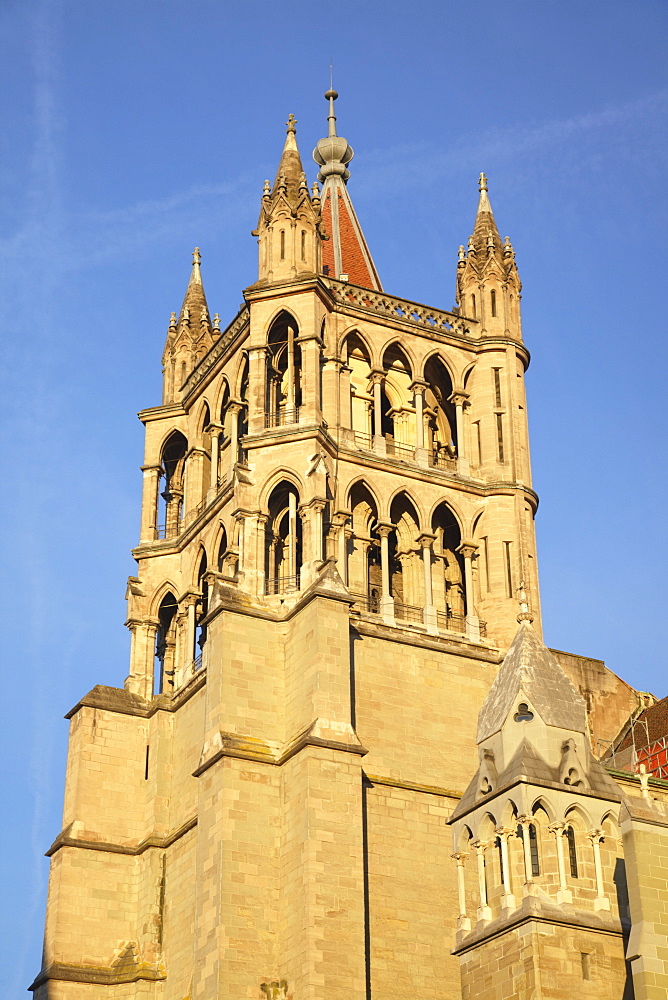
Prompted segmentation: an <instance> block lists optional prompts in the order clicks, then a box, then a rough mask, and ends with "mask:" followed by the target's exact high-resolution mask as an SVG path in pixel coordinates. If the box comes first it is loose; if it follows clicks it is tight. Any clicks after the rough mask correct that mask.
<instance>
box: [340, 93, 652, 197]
mask: <svg viewBox="0 0 668 1000" xmlns="http://www.w3.org/2000/svg"><path fill="white" fill-rule="evenodd" d="M667 114H668V90H660V91H656V92H654V93H652V94H649V95H647V96H645V97H642V98H639V99H637V100H634V101H627V102H624V103H622V104H618V105H614V106H610V107H606V108H601V109H598V110H594V111H589V112H585V113H583V114H580V115H574V116H572V117H570V118H561V119H559V118H557V119H553V120H551V121H546V122H539V123H535V124H532V125H523V124H519V123H518V124H516V125H510V126H507V127H505V128H498V127H492V128H489V129H487V130H486V131H485V132H483V133H482V134H479V133H475V134H472V133H469V134H466V133H464V134H460V135H452V136H449V137H448V140H447V144H445V148H444V143H443V142H442V141H436V140H435V141H433V142H422V143H414V142H408V143H401V144H398V145H394V146H390V147H383V148H376V149H371V150H366V151H365V152H364V153H363V154H362V155H360V156H358V157H357V158H356V160H355V168H356V170H355V186H356V188H357V189H358V190H359V191H360V192H366V191H367V190H368V189H369V190H373V191H375V192H379V191H380V192H382V193H384V194H387V193H388V192H390V191H392V190H395V189H396V190H397V191H399V190H404V189H405V185H406V178H407V177H410V180H411V183H412V184H413V185H415V184H421V185H424V186H428V185H431V184H434V183H436V182H438V181H439V180H440V179H442V178H443V177H445V176H450V175H452V174H454V173H458V172H460V171H471V170H472V171H476V170H479V169H480V165H481V164H483V165H485V164H488V163H490V162H493V161H495V162H501V161H504V160H506V161H507V160H514V161H516V160H521V159H522V158H526V157H527V156H531V155H534V156H535V155H545V154H549V153H551V151H552V150H554V149H555V147H562V148H563V147H566V146H568V145H569V144H573V143H574V141H576V140H578V139H579V138H580V137H582V138H584V137H586V140H587V143H588V144H591V143H592V141H593V138H592V137H593V136H594V135H595V134H600V135H605V136H606V139H607V142H608V143H610V142H612V143H614V144H615V145H616V146H618V147H619V148H626V147H627V146H628V139H629V132H633V131H634V130H636V129H637V128H639V127H642V128H643V133H644V134H645V135H646V134H647V133H648V132H650V133H651V131H652V127H653V126H654V123H655V122H657V121H660V120H664V121H665V118H666V116H667ZM648 126H649V127H648ZM656 134H657V138H658V137H659V135H660V130H659V129H657V131H656ZM578 148H579V149H580V148H581V143H580V146H579V147H578ZM664 148H665V144H664ZM642 155H645V156H648V157H649V156H651V155H652V154H651V152H650V151H649V150H643V149H642V148H636V149H634V156H636V157H638V156H642Z"/></svg>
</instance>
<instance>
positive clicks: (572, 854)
mask: <svg viewBox="0 0 668 1000" xmlns="http://www.w3.org/2000/svg"><path fill="white" fill-rule="evenodd" d="M564 836H565V838H566V842H567V843H568V861H569V863H570V866H571V878H577V877H578V856H577V852H576V850H575V830H574V829H573V827H572V826H567V827H566V829H565V830H564Z"/></svg>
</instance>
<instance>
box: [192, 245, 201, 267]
mask: <svg viewBox="0 0 668 1000" xmlns="http://www.w3.org/2000/svg"><path fill="white" fill-rule="evenodd" d="M201 262H202V255H201V253H200V252H199V247H195V249H194V250H193V264H201Z"/></svg>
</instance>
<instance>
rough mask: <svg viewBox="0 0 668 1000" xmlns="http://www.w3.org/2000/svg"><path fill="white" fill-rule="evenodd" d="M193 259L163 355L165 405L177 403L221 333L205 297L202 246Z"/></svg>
mask: <svg viewBox="0 0 668 1000" xmlns="http://www.w3.org/2000/svg"><path fill="white" fill-rule="evenodd" d="M192 257H193V263H192V270H191V272H190V280H189V281H188V287H187V288H186V294H185V296H184V299H183V305H182V306H181V311H180V313H179V317H178V319H177V318H176V314H175V313H172V316H171V319H170V322H169V328H168V330H167V340H166V342H165V349H164V351H163V355H162V365H163V376H164V384H163V402H165V403H171V402H174V401H175V400H176V399H177V398H178V393H179V391H180V389H181V387H182V386H183V384H184V382H185V380H186V378H187V377H188V375H189V374H190V372H191V371H192V370H193V368H194V367H195V365H196V364H197V363H198V362H199V361H200V360H201V359H202V357H203V356H204V355H205V354H206V352H207V351H208V350H209V348H210V347H212V345H213V341H214V332H215V335H216V336H217V335H218V331H214V330H213V329H212V326H211V316H210V315H209V307H208V305H207V301H206V295H205V294H204V285H203V284H202V272H201V270H200V263H201V260H202V255H201V254H200V252H199V247H195V249H194V250H193V254H192Z"/></svg>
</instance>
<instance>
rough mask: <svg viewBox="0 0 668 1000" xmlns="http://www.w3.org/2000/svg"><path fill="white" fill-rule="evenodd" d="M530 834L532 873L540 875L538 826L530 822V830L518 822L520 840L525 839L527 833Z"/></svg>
mask: <svg viewBox="0 0 668 1000" xmlns="http://www.w3.org/2000/svg"><path fill="white" fill-rule="evenodd" d="M527 832H528V834H529V857H530V859H531V874H532V876H533V875H540V859H539V857H538V835H537V833H536V826H535V824H534V823H529V827H528V831H527V828H526V827H523V826H522V825H521V824H519V823H518V825H517V836H518V837H519V838H520V840H523V839H524V837H525V836H526V833H527Z"/></svg>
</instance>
